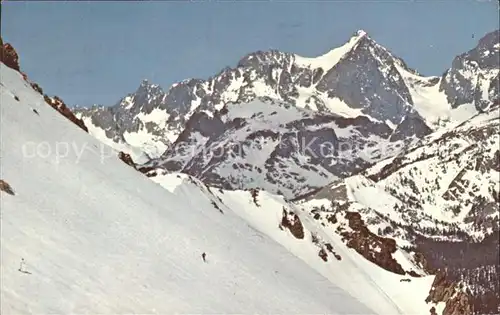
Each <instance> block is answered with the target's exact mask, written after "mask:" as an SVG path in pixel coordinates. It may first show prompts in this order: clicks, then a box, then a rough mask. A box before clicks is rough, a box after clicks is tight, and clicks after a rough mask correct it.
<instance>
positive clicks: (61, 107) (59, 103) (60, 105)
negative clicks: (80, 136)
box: [44, 95, 89, 132]
mask: <svg viewBox="0 0 500 315" xmlns="http://www.w3.org/2000/svg"><path fill="white" fill-rule="evenodd" d="M44 99H45V102H47V104H49V105H50V106H52V108H54V109H55V110H57V111H58V112H59V113H60V114H61V115H63V116H64V117H66V118H67V119H68V120H69V121H71V122H72V123H74V124H75V125H77V126H78V127H80V128H81V129H82V130H83V131H85V132H89V130H88V129H87V126H85V124H84V123H83V121H82V120H81V119H78V118H77V117H76V116H75V115H74V114H73V112H72V111H71V110H70V109H69V108H68V106H67V105H66V104H65V103H64V101H63V100H62V99H60V98H59V97H57V96H54V97H48V96H47V95H44Z"/></svg>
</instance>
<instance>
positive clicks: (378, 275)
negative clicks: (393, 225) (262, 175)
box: [152, 173, 434, 314]
mask: <svg viewBox="0 0 500 315" xmlns="http://www.w3.org/2000/svg"><path fill="white" fill-rule="evenodd" d="M152 180H154V181H155V182H157V183H159V184H160V185H162V186H163V187H164V188H166V189H167V190H169V191H170V192H172V193H174V194H176V195H178V196H185V197H186V198H187V197H188V194H189V197H195V198H196V199H197V197H198V196H199V197H201V198H205V199H206V201H205V202H206V203H207V204H210V203H213V204H215V205H217V208H219V209H220V211H223V212H225V211H234V212H236V213H237V214H238V215H239V216H240V217H241V218H243V219H244V220H245V221H247V222H248V223H249V224H250V226H252V227H253V228H254V229H255V235H254V238H261V237H262V236H261V234H260V233H259V232H261V233H263V234H264V235H268V236H269V237H271V238H273V239H274V240H276V241H277V242H278V243H280V244H282V245H283V246H284V247H285V248H286V249H287V250H289V251H290V252H291V253H293V254H294V255H295V256H297V257H299V258H301V259H302V260H304V261H305V262H306V263H307V264H308V265H310V266H311V267H312V268H314V269H315V270H317V271H318V272H319V273H321V274H322V275H324V276H325V277H326V278H328V279H329V280H330V281H331V282H332V283H333V284H334V285H336V286H339V287H341V288H343V289H345V290H346V291H347V292H349V293H350V294H351V295H352V296H354V297H355V298H356V299H359V300H360V301H361V302H363V303H364V304H366V305H368V306H369V307H371V308H372V309H373V310H374V311H375V312H376V313H377V314H425V313H427V311H428V310H429V308H430V307H431V306H429V305H428V304H427V303H425V299H426V297H427V295H428V292H429V289H430V287H431V284H432V281H433V280H434V276H425V277H422V278H412V281H411V282H401V281H400V280H401V279H404V278H407V277H406V276H401V275H397V274H394V273H391V272H389V271H386V270H384V269H382V268H379V267H378V266H377V265H375V264H373V263H371V262H369V261H368V260H366V259H364V258H363V257H361V256H360V255H359V254H358V253H357V252H355V251H354V250H352V249H349V248H347V247H346V245H345V244H344V243H343V241H342V240H341V237H340V235H338V234H337V233H336V232H335V230H334V229H331V228H330V227H322V226H321V225H319V224H317V223H316V222H314V220H312V218H311V217H309V214H308V213H307V212H304V211H301V210H300V209H299V208H298V207H296V206H294V205H293V204H290V203H288V202H286V201H285V200H284V199H283V197H280V196H276V195H272V194H269V193H267V192H265V191H259V193H258V196H257V197H256V200H255V201H256V202H254V200H253V198H252V195H251V193H250V192H249V191H241V190H239V191H238V190H236V191H226V190H219V189H214V188H209V187H208V186H204V184H203V183H201V182H200V181H199V180H197V179H194V178H193V177H191V176H189V175H185V174H175V173H172V174H159V175H158V176H155V177H152ZM196 190H198V192H197V193H196V194H195V193H194V192H195V191H196ZM283 209H287V211H293V212H294V213H296V214H298V216H299V218H300V221H301V222H302V224H303V226H304V230H305V231H304V238H303V239H297V238H296V237H294V236H293V235H292V234H291V233H290V232H288V231H287V230H283V229H280V228H279V227H278V226H279V225H280V222H281V220H282V213H283ZM312 235H315V238H317V239H318V240H319V241H318V242H316V243H315V242H314V241H313V239H312ZM326 243H329V244H330V245H332V247H333V250H334V252H335V253H336V254H338V255H340V257H341V260H337V259H335V258H334V256H333V255H330V256H329V258H328V261H327V262H324V261H323V260H321V259H320V258H319V257H318V251H319V250H320V249H321V248H322V245H321V244H326ZM400 254H401V255H400V257H399V261H400V263H404V266H408V267H409V269H410V267H411V268H412V269H416V267H415V266H413V264H412V263H411V262H410V261H409V260H408V259H407V258H406V257H405V256H404V254H402V253H400ZM409 269H408V270H409Z"/></svg>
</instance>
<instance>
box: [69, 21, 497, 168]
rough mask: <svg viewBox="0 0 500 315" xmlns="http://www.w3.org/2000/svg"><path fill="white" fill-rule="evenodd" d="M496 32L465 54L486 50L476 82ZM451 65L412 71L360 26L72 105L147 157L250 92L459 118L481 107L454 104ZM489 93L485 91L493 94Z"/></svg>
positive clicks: (337, 107)
mask: <svg viewBox="0 0 500 315" xmlns="http://www.w3.org/2000/svg"><path fill="white" fill-rule="evenodd" d="M497 33H498V32H497V31H496V32H493V33H490V34H488V35H486V36H485V38H486V39H482V40H481V41H480V45H479V46H478V47H476V48H474V49H473V50H471V52H469V53H468V54H465V55H467V56H468V55H470V56H476V57H477V53H475V51H481V52H484V51H487V50H486V49H488V51H491V53H490V56H489V57H488V59H487V60H486V61H485V62H484V63H485V64H486V65H488V67H482V68H481V67H479V68H478V69H476V70H475V72H474V73H475V74H476V73H477V75H481V77H484V78H485V79H484V80H482V81H480V82H482V83H485V82H486V83H488V84H486V83H485V86H486V85H488V86H494V85H495V84H494V83H490V81H488V80H490V78H491V77H492V75H493V74H494V70H492V69H493V68H494V65H495V59H494V58H492V57H491V56H493V55H494V54H497V53H498V47H497V46H495V44H494V40H492V39H491V38H495V34H497ZM491 34H493V35H491ZM481 56H482V55H481ZM457 58H462V59H463V57H457ZM474 58H475V57H474ZM476 59H477V58H476ZM497 64H498V62H497ZM459 68H460V65H459V63H458V62H457V61H454V63H453V65H452V68H450V70H448V71H447V73H448V75H446V74H445V75H443V77H442V78H441V79H440V78H439V77H423V76H420V75H419V74H418V73H417V72H416V71H414V70H412V69H410V68H409V67H408V66H407V65H406V64H405V63H404V61H403V60H402V59H400V58H398V57H396V56H394V55H393V54H391V53H390V51H389V50H387V49H386V48H384V47H382V46H380V45H379V44H377V43H376V42H375V41H374V40H373V39H372V38H370V37H369V36H368V35H367V34H366V32H364V31H358V32H357V33H355V34H354V35H353V36H352V37H351V38H350V39H349V40H348V42H347V43H346V44H344V45H343V46H341V47H339V48H336V49H333V50H331V51H330V52H328V53H326V54H324V55H322V56H319V57H316V58H305V57H301V56H298V55H295V54H292V53H285V52H280V51H277V50H270V51H257V52H254V53H251V54H248V55H247V56H245V57H243V58H242V59H241V60H240V61H239V62H238V64H237V66H236V67H235V68H229V67H228V68H225V69H223V70H222V71H221V72H219V73H218V74H217V75H215V76H213V77H211V78H209V79H208V80H201V79H189V80H184V81H182V82H179V83H176V84H174V85H173V86H172V87H171V88H170V89H169V90H168V91H167V92H164V91H163V90H162V89H161V88H160V87H159V86H158V85H154V84H151V83H149V82H147V81H143V82H142V83H141V85H140V87H139V88H138V90H137V91H136V92H135V93H133V94H130V95H128V96H126V97H125V98H123V99H122V100H121V101H120V102H118V103H117V104H116V105H114V106H112V107H104V106H94V107H92V108H88V109H85V108H79V109H77V110H76V111H77V114H78V116H79V117H81V118H83V120H84V121H85V122H86V124H87V125H88V126H89V128H90V129H91V130H94V132H92V131H91V133H93V134H94V135H96V136H98V137H99V138H106V140H109V139H111V140H112V142H113V143H122V144H128V145H129V146H130V147H132V148H135V149H136V150H135V151H137V150H139V151H143V152H145V153H146V154H148V155H149V156H150V157H151V158H156V157H159V156H160V155H161V154H162V153H163V152H164V151H165V150H166V148H167V147H168V146H169V145H170V143H172V142H174V141H175V139H176V138H177V136H178V135H179V134H180V133H181V132H182V131H183V129H184V125H185V124H186V123H187V121H188V120H189V118H190V117H191V116H192V115H193V114H194V113H195V112H197V111H209V112H211V113H213V112H214V111H216V110H220V109H221V108H223V106H224V105H225V104H228V103H241V102H249V101H251V100H253V99H255V98H257V97H270V98H272V99H274V100H278V101H284V102H287V103H289V104H291V105H295V106H297V107H300V108H309V109H312V110H316V111H326V112H331V113H334V114H338V115H342V116H345V117H352V118H353V117H357V116H359V115H365V116H369V117H371V118H373V119H375V120H379V121H381V122H385V123H388V124H389V125H391V126H392V127H395V125H397V124H399V123H400V122H401V120H403V119H404V118H405V117H406V116H407V115H408V114H412V115H418V116H422V118H423V120H424V121H425V123H426V124H427V125H428V126H430V127H433V126H437V125H438V124H442V123H443V122H445V121H447V120H452V121H457V120H458V121H461V120H463V119H465V118H468V117H470V116H472V114H474V113H475V112H477V110H476V107H478V108H481V107H484V105H481V106H479V105H474V104H478V103H477V102H476V103H474V99H473V98H472V99H471V98H470V97H469V98H461V99H460V102H459V103H460V105H462V106H458V105H457V104H458V103H456V102H453V99H455V98H457V96H454V94H453V93H456V92H453V91H454V90H455V88H456V85H457V84H456V80H453V79H452V76H453V75H455V76H457V75H458V74H460V73H461V72H460V69H459ZM483 68H484V69H486V70H484V69H483ZM497 68H498V67H497ZM457 73H458V74H457ZM460 77H461V81H460V83H459V85H464V86H465V87H464V88H463V91H469V90H470V89H469V88H468V87H467V86H466V85H467V84H469V85H471V86H472V85H474V87H475V89H476V90H477V91H479V90H480V88H481V86H482V85H481V86H479V85H478V84H476V81H477V80H476V79H477V78H476V77H471V76H465V75H461V76H460ZM473 80H476V81H474V82H473ZM485 80H486V81H485ZM477 83H479V81H478V82H477ZM464 93H465V92H464ZM478 93H479V92H478ZM497 94H498V93H496V94H495V93H490V94H488V97H490V99H493V98H495V97H498V95H497ZM481 95H482V94H481ZM451 103H453V106H452V105H450V104H451ZM466 105H469V106H466ZM459 107H461V108H460V109H459ZM129 151H134V150H129Z"/></svg>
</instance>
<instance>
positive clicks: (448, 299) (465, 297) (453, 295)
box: [426, 270, 474, 315]
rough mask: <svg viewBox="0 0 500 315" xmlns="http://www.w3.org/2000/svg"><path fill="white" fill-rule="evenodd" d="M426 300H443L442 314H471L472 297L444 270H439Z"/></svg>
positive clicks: (434, 301) (472, 312)
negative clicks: (444, 304)
mask: <svg viewBox="0 0 500 315" xmlns="http://www.w3.org/2000/svg"><path fill="white" fill-rule="evenodd" d="M426 302H427V303H429V302H432V303H436V304H437V303H439V302H444V303H446V306H445V308H444V310H443V314H442V315H473V314H474V309H473V304H472V298H471V296H470V294H469V293H467V292H466V290H465V289H464V287H463V284H461V283H459V282H455V281H451V280H449V279H448V274H447V272H446V271H445V270H440V271H439V272H438V273H437V274H436V277H435V278H434V282H433V283H432V288H431V290H430V292H429V296H428V297H427V299H426Z"/></svg>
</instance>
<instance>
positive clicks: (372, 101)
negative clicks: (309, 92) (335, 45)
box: [317, 36, 413, 123]
mask: <svg viewBox="0 0 500 315" xmlns="http://www.w3.org/2000/svg"><path fill="white" fill-rule="evenodd" d="M397 63H398V59H395V58H394V57H393V56H392V55H391V54H390V53H389V52H388V51H387V50H385V49H384V48H383V47H381V46H379V45H377V44H376V43H375V42H373V41H372V40H371V39H370V38H368V37H366V36H365V37H363V38H361V39H360V40H359V41H358V43H357V45H356V46H355V47H354V48H353V49H352V50H351V51H350V52H349V53H348V54H347V55H345V56H344V58H343V59H342V60H341V61H340V62H339V63H338V64H336V65H335V66H334V67H333V68H332V69H330V70H329V71H328V72H327V73H326V74H325V76H324V77H323V79H322V80H321V81H320V82H319V84H318V86H317V88H318V90H319V91H321V92H326V93H328V95H329V96H331V97H335V96H336V97H339V98H340V99H341V100H344V101H345V102H346V103H347V104H348V105H349V106H350V107H352V108H361V109H362V112H363V113H365V114H366V115H369V116H371V117H373V118H375V119H378V120H381V121H385V120H386V119H388V120H390V121H391V122H393V123H397V122H399V121H400V119H401V118H402V117H404V115H405V114H406V113H407V111H408V110H409V108H410V105H413V100H412V98H411V95H410V91H409V90H408V87H407V86H406V83H405V82H404V80H403V78H402V76H401V74H400V73H399V71H398V70H397V68H396V64H397Z"/></svg>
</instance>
